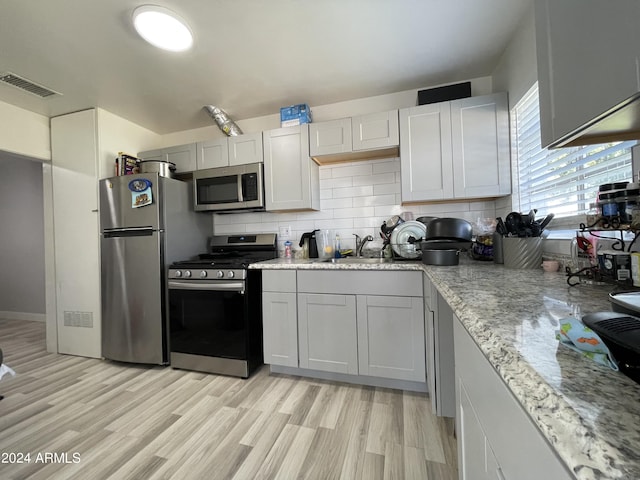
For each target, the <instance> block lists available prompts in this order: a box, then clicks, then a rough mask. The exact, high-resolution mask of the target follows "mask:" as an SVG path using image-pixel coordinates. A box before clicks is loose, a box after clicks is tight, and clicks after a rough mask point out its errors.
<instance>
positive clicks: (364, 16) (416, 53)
mask: <svg viewBox="0 0 640 480" xmlns="http://www.w3.org/2000/svg"><path fill="white" fill-rule="evenodd" d="M530 1H531V0H457V1H456V0H270V1H265V0H158V1H156V0H154V2H153V3H156V4H161V5H162V6H165V7H167V8H169V9H171V10H173V11H175V12H176V13H178V14H179V15H181V16H182V17H183V18H184V19H186V20H187V21H188V22H189V24H190V26H191V29H192V30H193V32H194V36H195V46H194V48H193V49H192V50H190V51H189V52H187V53H170V52H164V51H161V50H158V49H156V48H154V47H152V46H151V45H149V44H147V43H145V42H144V41H143V40H142V39H141V38H140V37H138V35H137V34H136V33H135V31H134V30H133V27H132V25H131V21H130V18H131V13H132V11H133V9H134V8H135V7H137V6H138V5H141V4H145V2H144V1H142V0H140V1H135V0H46V1H45V0H0V73H3V72H7V71H10V72H13V73H15V74H17V75H20V76H23V77H26V78H27V79H29V80H31V81H33V82H35V83H38V84H41V85H43V86H45V87H47V88H49V89H52V90H55V91H57V92H60V93H62V95H61V96H54V97H50V98H48V99H40V98H38V97H36V96H33V95H31V94H29V93H24V92H23V91H21V90H18V89H16V88H14V87H11V86H7V85H4V84H0V101H3V102H6V103H10V104H13V105H16V106H19V107H22V108H24V109H27V110H30V111H33V112H37V113H40V114H43V115H46V116H55V115H60V114H63V113H68V112H72V111H76V110H82V109H85V108H90V107H95V106H97V107H101V108H104V109H105V110H108V111H110V112H112V113H114V114H116V115H119V116H121V117H124V118H126V119H129V120H131V121H133V122H135V123H137V124H139V125H141V126H144V127H146V128H148V129H150V130H153V131H155V132H157V133H168V132H175V131H180V130H188V129H192V128H198V127H203V126H208V125H211V124H212V122H213V119H211V117H209V116H208V115H207V113H206V112H205V111H204V110H203V109H202V107H203V106H204V105H207V104H212V105H217V106H219V107H221V108H223V109H225V110H226V111H227V112H228V113H229V115H230V116H231V117H232V118H233V119H234V120H241V119H246V118H252V117H258V116H262V115H269V114H276V113H278V112H279V109H280V107H281V106H286V105H291V104H297V103H307V104H309V105H311V106H312V107H313V106H314V105H325V104H329V103H335V102H340V101H344V100H348V99H355V98H363V97H369V96H374V95H381V94H385V93H391V92H399V91H403V90H410V89H414V88H421V87H425V86H433V85H441V84H444V83H452V82H456V81H461V80H468V79H470V78H476V77H482V76H486V75H490V74H491V73H492V71H493V69H494V68H495V66H496V63H497V61H498V59H499V57H500V55H501V53H502V52H503V51H504V48H505V47H506V45H507V42H508V41H509V39H510V37H511V36H512V35H513V33H514V31H515V29H516V28H517V25H518V24H519V22H520V20H521V19H522V16H523V15H524V13H525V11H526V9H527V7H528V5H529V3H530Z"/></svg>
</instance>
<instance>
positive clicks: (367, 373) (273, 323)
mask: <svg viewBox="0 0 640 480" xmlns="http://www.w3.org/2000/svg"><path fill="white" fill-rule="evenodd" d="M262 273H263V281H262V307H263V340H264V362H265V363H266V364H270V365H275V366H285V367H294V368H300V369H306V370H312V371H318V372H329V373H338V374H345V375H352V376H356V375H357V376H359V377H360V381H361V382H362V383H365V384H366V383H368V382H369V383H370V382H371V381H373V380H374V379H384V380H385V381H389V380H392V381H403V382H405V383H404V385H412V386H413V387H412V388H416V389H418V391H422V390H421V388H424V387H421V386H420V385H418V384H422V385H424V384H425V383H426V380H425V343H424V338H425V332H424V308H423V302H422V281H421V279H422V273H421V272H402V271H388V272H380V271H378V272H372V271H370V270H369V271H330V270H316V271H309V270H300V271H298V272H296V271H292V270H263V272H262ZM296 292H297V293H296ZM367 379H368V380H367ZM344 380H345V381H348V379H346V378H345V379H344ZM407 382H412V383H410V384H409V383H407Z"/></svg>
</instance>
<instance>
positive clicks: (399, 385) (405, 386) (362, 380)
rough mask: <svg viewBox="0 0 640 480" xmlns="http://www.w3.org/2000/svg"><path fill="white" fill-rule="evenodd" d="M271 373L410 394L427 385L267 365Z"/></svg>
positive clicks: (425, 387) (424, 391)
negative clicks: (404, 391) (406, 391)
mask: <svg viewBox="0 0 640 480" xmlns="http://www.w3.org/2000/svg"><path fill="white" fill-rule="evenodd" d="M269 369H270V372H271V373H281V374H285V375H297V376H300V377H308V378H317V379H320V380H332V381H335V382H344V383H354V384H356V385H368V386H370V387H382V388H394V389H397V390H409V391H412V392H420V393H426V392H427V384H426V382H425V383H422V382H413V381H410V380H393V379H390V378H380V377H369V376H365V375H349V374H345V373H332V372H323V371H320V370H309V369H306V368H295V367H285V366H282V365H269Z"/></svg>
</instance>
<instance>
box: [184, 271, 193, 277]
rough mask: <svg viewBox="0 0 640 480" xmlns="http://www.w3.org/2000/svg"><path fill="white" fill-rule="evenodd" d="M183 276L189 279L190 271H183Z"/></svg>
mask: <svg viewBox="0 0 640 480" xmlns="http://www.w3.org/2000/svg"><path fill="white" fill-rule="evenodd" d="M184 276H185V277H186V278H189V277H191V270H185V271H184Z"/></svg>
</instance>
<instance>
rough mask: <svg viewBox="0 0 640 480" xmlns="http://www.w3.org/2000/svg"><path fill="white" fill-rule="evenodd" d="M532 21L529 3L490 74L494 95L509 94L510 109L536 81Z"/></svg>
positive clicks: (536, 72) (536, 70) (534, 37)
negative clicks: (499, 93) (497, 93)
mask: <svg viewBox="0 0 640 480" xmlns="http://www.w3.org/2000/svg"><path fill="white" fill-rule="evenodd" d="M534 20H535V19H534V14H533V3H532V5H531V7H530V8H529V10H528V11H527V13H526V14H525V15H524V17H523V18H522V21H521V22H520V24H519V25H518V27H517V28H516V31H515V34H514V36H513V38H512V39H511V41H510V42H509V44H508V45H507V48H506V49H505V51H504V53H503V54H502V56H501V57H500V60H499V62H498V65H497V66H496V68H495V70H494V71H493V74H492V79H493V88H494V89H495V91H496V92H509V106H510V108H513V106H514V105H515V104H516V103H518V101H519V100H520V99H521V98H522V96H523V95H524V94H525V93H527V91H528V90H529V89H530V88H531V87H532V86H533V84H534V83H535V82H537V81H538V66H537V63H538V61H537V58H536V33H535V21H534Z"/></svg>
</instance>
